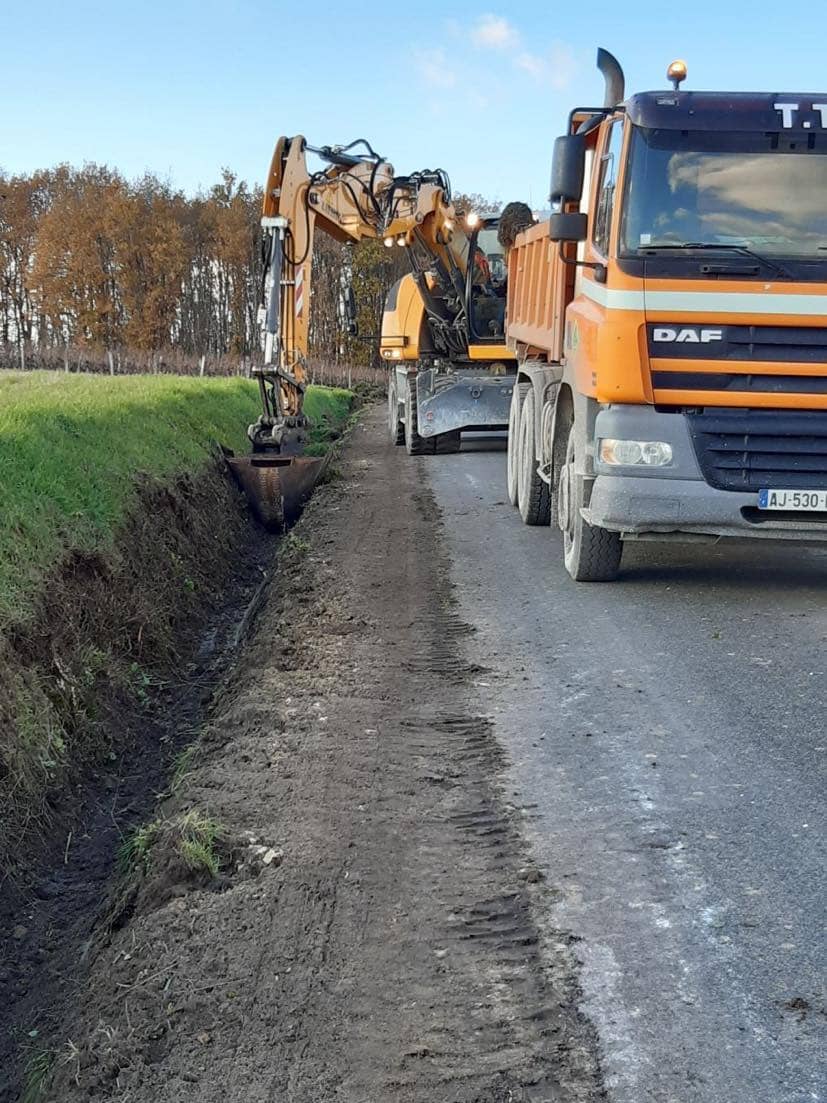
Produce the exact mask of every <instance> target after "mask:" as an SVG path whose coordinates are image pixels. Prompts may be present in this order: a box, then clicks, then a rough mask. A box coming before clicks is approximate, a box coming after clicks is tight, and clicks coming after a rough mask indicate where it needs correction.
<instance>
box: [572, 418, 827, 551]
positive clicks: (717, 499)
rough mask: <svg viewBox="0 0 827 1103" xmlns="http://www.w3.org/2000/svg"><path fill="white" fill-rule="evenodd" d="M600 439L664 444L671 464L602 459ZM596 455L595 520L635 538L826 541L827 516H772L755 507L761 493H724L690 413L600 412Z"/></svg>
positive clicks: (590, 512)
mask: <svg viewBox="0 0 827 1103" xmlns="http://www.w3.org/2000/svg"><path fill="white" fill-rule="evenodd" d="M601 438H603V439H605V438H614V439H619V440H645V441H663V442H665V443H667V444H669V445H671V447H672V453H673V461H672V464H671V465H669V466H668V467H652V468H641V467H640V466H638V465H635V466H629V467H616V466H612V465H609V464H605V463H602V462H601V461H600V459H599V442H600V440H601ZM593 439H594V441H595V453H596V454H595V456H594V460H593V474H594V476H595V478H594V482H593V484H592V490H591V497H590V499H589V505H588V507H587V508H586V509H584V510H583V516H584V518H585V520H586V521H588V522H589V524H591V525H597V526H599V527H600V528H605V529H609V530H611V531H613V532H620V533H622V534H623V535H624V536H626V537H630V538H641V537H643V538H645V537H646V536H647V535H652V536H653V537H654V538H659V537H662V536H664V535H668V534H675V535H676V536H680V535H688V536H690V537H693V536H694V537H698V538H701V537H710V538H717V537H739V538H742V539H743V538H745V537H746V538H750V539H753V538H755V537H759V538H761V537H763V538H764V539H771V540H797V541H801V542H808V543H812V542H821V541H827V519H824V518H821V517H818V516H813V515H808V514H807V513H801V514H797V515H796V516H795V517H792V518H791V517H787V516H780V517H779V516H778V515H774V514H773V513H772V512H771V511H766V510H759V509H758V494H757V492H756V491H752V492H745V493H741V492H737V491H731V490H719V489H717V488H715V487H713V486H710V485H709V484H708V483H707V482H706V481H705V479H704V477H703V475H702V474H701V470H700V467H699V465H698V462H697V460H696V458H695V452H694V448H693V445H692V439H691V437H690V433H689V427H688V425H687V421H686V418H685V417H684V416H683V415H682V414H680V413H660V412H658V411H656V410H654V409H652V408H651V407H648V406H610V407H607V408H605V409H603V410H601V411H600V413H598V415H597V420H596V423H595V431H594V438H593Z"/></svg>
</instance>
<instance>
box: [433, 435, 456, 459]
mask: <svg viewBox="0 0 827 1103" xmlns="http://www.w3.org/2000/svg"><path fill="white" fill-rule="evenodd" d="M433 439H434V452H435V453H436V454H437V455H438V456H449V455H452V454H453V453H454V452H459V450H460V449H461V448H462V430H461V429H452V430H451V432H450V433H438V434H437V436H435V437H434V438H433Z"/></svg>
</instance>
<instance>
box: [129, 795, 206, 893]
mask: <svg viewBox="0 0 827 1103" xmlns="http://www.w3.org/2000/svg"><path fill="white" fill-rule="evenodd" d="M225 834H226V832H225V830H224V828H223V827H222V826H221V824H219V823H217V822H216V821H215V820H213V819H211V818H210V817H209V816H207V815H205V814H204V813H203V812H200V811H199V810H198V809H197V808H193V809H190V811H189V812H185V813H183V814H182V815H179V816H175V817H173V818H172V819H158V820H153V821H152V822H151V823H146V824H143V825H141V826H140V827H137V828H136V829H135V830H134V831H133V832H132V833H131V834H130V835H128V836H127V837H126V839H124V841H123V843H122V844H121V846H120V849H119V850H118V868H119V870H120V872H121V875H122V876H124V877H130V876H134V875H136V874H137V875H138V876H144V875H146V874H148V873H149V872H150V870H151V868H152V857H153V852H154V851H155V848H156V847H158V846H159V845H163V846H165V847H172V848H174V849H175V850H177V851H178V853H179V854H180V855H181V857H182V858H183V860H184V864H185V865H186V867H187V869H190V870H192V871H193V873H207V874H209V876H210V877H217V876H218V871H219V869H220V867H221V858H220V855H219V853H218V851H217V850H216V844H217V843H218V842H219V841H220V840H221V838H222V837H224V836H225Z"/></svg>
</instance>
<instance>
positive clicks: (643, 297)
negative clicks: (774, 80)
mask: <svg viewBox="0 0 827 1103" xmlns="http://www.w3.org/2000/svg"><path fill="white" fill-rule="evenodd" d="M598 67H599V68H600V69H601V71H602V73H603V75H604V79H605V86H606V93H605V99H604V104H603V106H602V107H599V108H589V107H584V108H576V109H575V110H573V111H572V112H571V114H570V116H569V125H568V130H567V133H566V134H565V135H564V136H562V137H561V138H558V139H557V141H556V143H555V150H554V158H553V165H552V184H551V200H552V214H551V217H550V218H549V220H548V221H546V222H543V223H540V224H538V225H535V226H533V227H531V228H529V229H527V230H525V231H524V232H523V233H522V234H520V235H519V236H518V237H517V239H516V243H515V246H514V248H513V249H512V250H511V252H510V254H509V261H508V263H509V280H508V305H507V327H506V331H507V343H508V345H509V347H510V348H511V349H512V351H513V352H514V353H515V355H516V356H517V360H518V375H517V384H516V386H515V389H514V395H513V398H512V404H511V413H510V423H509V430H510V431H509V442H508V493H509V497H510V499H511V501H512V502H513V503H514V504H515V505H517V506H518V508H519V510H520V514H521V516H522V518H523V520H524V521H525V522H526V523H527V524H533V525H539V524H548V523H549V522H551V523H552V524H556V525H558V526H559V528H560V529H561V530H562V534H563V551H564V558H565V565H566V567H567V569H568V571H569V573H570V574H571V575H572V577H573V578H574V579H576V580H578V581H608V580H611V579H613V578H615V577H616V575H617V573H618V569H619V565H620V559H621V554H622V549H623V543H624V541H627V540H640V539H656V540H667V539H679V540H693V539H704V540H706V539H712V540H717V539H721V538H730V537H748V538H752V537H763V538H773V539H782V540H797V541H822V540H825V539H827V204H825V202H824V196H825V194H827V193H826V192H825V187H827V93H823V94H805V93H795V94H782V93H777V92H776V93H773V92H767V93H731V92H687V91H683V90H682V89H681V87H680V86H681V83H682V81H683V80H684V79H685V77H686V66H685V64H684V63H683V62H674V63H673V64H672V65H671V66H670V67H669V70H668V76H669V79H670V80H671V82H672V85H673V87H672V88H671V89H669V90H665V91H657V92H644V93H641V94H638V95H634V96H632V97H630V98H629V99H625V98H624V78H623V73H622V70H621V68H620V66H619V64H618V63H617V61H616V60H615V59H614V58H613V57H612V56H611V55H610V54H608V53H607V52H606V51H604V50H601V51H599V52H598Z"/></svg>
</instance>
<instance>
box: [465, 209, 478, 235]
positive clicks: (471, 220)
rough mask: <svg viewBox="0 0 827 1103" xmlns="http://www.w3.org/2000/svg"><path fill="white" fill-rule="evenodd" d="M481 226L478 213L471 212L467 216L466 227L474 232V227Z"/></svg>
mask: <svg viewBox="0 0 827 1103" xmlns="http://www.w3.org/2000/svg"><path fill="white" fill-rule="evenodd" d="M479 224H480V216H479V215H478V214H477V212H476V211H469V212H468V214H467V215H466V216H465V225H466V226H467V227H468V229H469V230H473V229H474V227H475V226H479Z"/></svg>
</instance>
